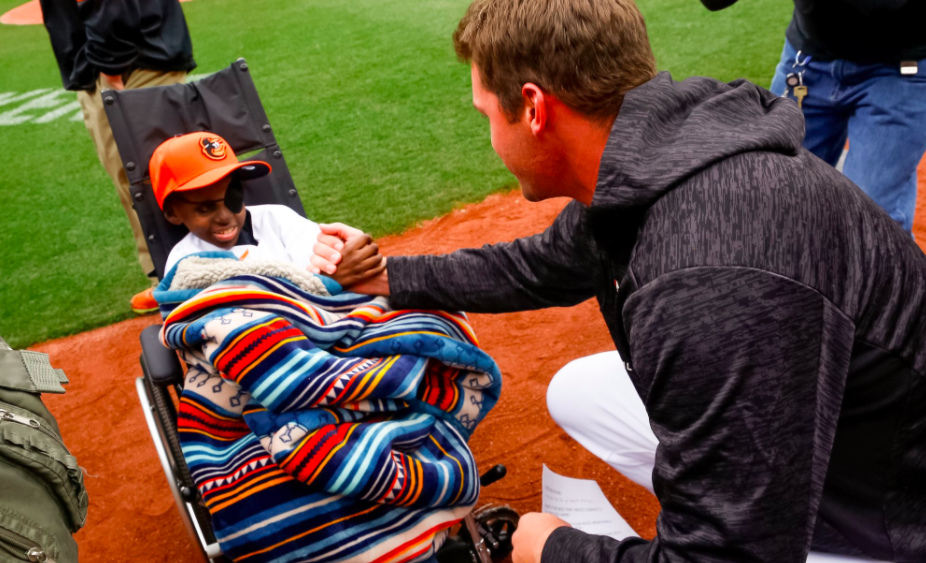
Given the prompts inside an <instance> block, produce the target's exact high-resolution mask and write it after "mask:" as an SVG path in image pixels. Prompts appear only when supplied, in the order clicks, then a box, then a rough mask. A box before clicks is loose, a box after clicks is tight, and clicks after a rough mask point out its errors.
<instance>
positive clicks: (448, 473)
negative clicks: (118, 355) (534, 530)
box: [155, 253, 501, 563]
mask: <svg viewBox="0 0 926 563" xmlns="http://www.w3.org/2000/svg"><path fill="white" fill-rule="evenodd" d="M195 256H198V257H199V260H200V261H201V262H202V261H203V260H204V259H205V261H206V262H209V261H212V259H214V261H215V264H218V265H219V266H221V265H222V263H223V261H226V262H225V263H229V262H227V261H236V259H235V258H234V255H232V254H230V253H201V254H198V255H195ZM183 262H184V261H181V262H180V264H178V265H177V266H176V267H175V268H174V270H173V271H172V272H171V273H169V274H168V276H167V277H166V278H165V279H164V280H163V282H162V283H161V285H160V286H159V287H158V289H157V290H156V291H155V297H156V299H157V300H158V302H159V303H160V305H161V311H162V314H164V316H165V323H164V328H163V330H162V332H161V338H162V341H163V342H164V344H165V345H167V346H169V347H171V348H174V349H176V350H179V351H180V352H181V356H182V357H183V358H184V359H185V360H186V362H187V364H188V366H189V370H188V373H187V377H186V382H185V386H184V390H183V393H182V396H181V401H180V407H179V421H178V426H179V432H180V438H181V445H182V449H183V455H184V458H185V459H186V462H187V464H188V465H189V467H190V471H191V473H192V476H193V479H194V481H195V483H196V485H197V487H198V488H199V491H200V493H201V494H202V497H203V499H204V501H205V504H206V506H207V508H208V509H209V512H210V513H211V514H212V519H213V525H214V529H215V533H216V537H217V538H218V541H219V544H220V546H221V548H222V550H223V551H224V553H225V555H226V556H228V557H230V558H232V559H233V560H235V561H247V562H257V561H261V562H264V561H266V562H275V563H277V562H278V563H283V562H293V561H312V562H317V563H327V562H335V561H338V562H340V561H362V562H376V563H387V562H396V563H398V562H406V561H408V562H411V561H426V560H428V559H430V558H431V557H432V556H433V554H434V553H435V551H436V550H437V548H439V547H440V545H441V544H442V542H443V541H444V539H445V537H446V535H447V533H448V532H449V528H450V527H451V526H452V525H453V524H455V523H456V522H458V521H459V520H461V519H462V518H463V517H464V516H465V515H466V514H467V513H469V512H470V511H471V510H472V507H473V505H474V504H475V502H476V500H477V499H478V496H479V476H478V473H477V470H476V464H475V462H474V460H473V456H472V453H471V452H470V450H469V448H468V446H467V444H466V442H467V440H468V439H469V436H470V434H471V433H472V432H473V430H474V429H475V428H476V425H477V424H478V423H479V422H480V421H481V420H482V419H483V418H484V417H485V415H486V414H487V413H488V411H489V410H490V409H491V408H492V407H493V406H494V405H495V403H496V401H497V400H498V396H499V393H500V391H501V374H500V373H499V370H498V367H497V366H496V364H495V362H494V361H493V360H492V359H491V358H490V357H489V356H488V355H487V354H486V353H485V352H483V351H482V350H481V349H480V348H479V345H478V343H477V341H476V337H475V335H474V334H473V331H472V329H471V328H470V326H469V323H468V322H467V319H466V317H465V316H464V315H463V314H461V313H449V312H442V311H416V310H408V311H393V310H391V309H390V308H389V305H388V302H387V301H386V300H385V299H383V298H370V297H369V296H363V295H357V294H352V293H346V292H344V293H337V290H339V287H337V284H334V283H332V282H330V280H327V279H325V285H326V286H327V287H328V288H329V290H333V291H332V292H333V293H335V294H334V295H324V293H326V292H325V291H324V290H322V291H315V292H314V293H313V292H312V291H307V290H306V284H302V287H300V286H299V285H297V284H296V283H294V282H292V281H290V280H288V279H286V278H282V277H270V276H264V275H254V274H240V263H237V264H236V267H237V268H238V270H239V271H238V275H234V276H233V277H230V278H228V279H225V280H223V281H219V282H217V283H214V284H212V285H210V286H209V287H208V288H206V289H202V290H200V289H196V288H193V289H190V288H186V289H178V288H176V287H172V285H171V283H172V278H173V276H174V274H175V272H176V271H177V268H180V266H181V265H182V264H183ZM191 264H192V262H191ZM213 269H214V267H213ZM321 279H324V278H321ZM310 289H311V288H310Z"/></svg>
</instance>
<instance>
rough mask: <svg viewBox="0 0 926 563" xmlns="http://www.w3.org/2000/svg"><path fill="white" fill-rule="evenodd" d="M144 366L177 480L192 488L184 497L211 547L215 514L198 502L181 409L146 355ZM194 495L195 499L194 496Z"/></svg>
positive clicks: (155, 412)
mask: <svg viewBox="0 0 926 563" xmlns="http://www.w3.org/2000/svg"><path fill="white" fill-rule="evenodd" d="M141 365H142V371H143V372H144V374H145V389H146V390H147V391H148V394H149V398H150V399H152V403H153V405H154V411H153V412H154V415H155V420H157V421H158V422H159V426H158V428H159V430H160V436H161V439H162V440H163V441H162V444H164V445H166V446H167V448H166V453H167V454H168V460H169V461H170V466H171V470H172V472H173V477H174V480H175V482H177V484H178V486H180V487H182V488H186V489H187V490H188V491H189V493H188V494H184V491H183V489H182V488H181V489H180V498H181V499H182V500H183V501H184V502H186V503H187V505H188V510H191V511H192V512H193V514H194V515H195V518H194V522H196V523H197V524H198V525H199V529H200V532H201V534H202V535H203V537H204V538H205V542H204V543H203V544H202V545H203V546H207V545H209V544H212V543H215V542H216V538H215V534H214V533H213V531H212V516H210V514H209V511H208V510H206V508H205V507H204V506H203V505H202V504H200V503H197V502H195V500H196V498H198V491H197V489H196V483H195V482H194V481H193V476H192V475H190V469H189V468H188V467H187V464H186V460H184V459H183V450H182V449H181V448H180V437H179V436H178V435H177V430H176V428H177V411H176V409H175V408H174V403H173V400H172V399H171V397H170V393H169V392H168V391H167V388H166V387H165V386H160V385H157V384H156V383H155V382H154V381H152V380H151V377H150V375H149V374H148V366H147V363H146V361H145V359H144V356H142V362H141ZM176 389H177V396H178V397H179V396H180V394H181V393H182V390H183V388H182V387H181V386H180V385H179V384H178V385H177V386H176ZM191 496H193V497H194V498H192V499H191V498H190V497H191ZM178 509H179V504H178ZM197 537H198V536H197Z"/></svg>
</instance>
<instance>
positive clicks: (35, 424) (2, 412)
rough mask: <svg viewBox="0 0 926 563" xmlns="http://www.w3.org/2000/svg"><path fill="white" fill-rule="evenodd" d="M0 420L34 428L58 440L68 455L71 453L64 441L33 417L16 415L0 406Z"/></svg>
mask: <svg viewBox="0 0 926 563" xmlns="http://www.w3.org/2000/svg"><path fill="white" fill-rule="evenodd" d="M0 422H15V423H16V424H22V425H23V426H28V427H29V428H34V429H36V430H38V431H39V432H41V433H42V434H45V435H46V436H49V437H50V438H54V440H55V441H56V442H58V443H59V444H60V445H61V446H62V447H63V448H64V449H65V451H67V452H68V455H70V453H71V451H70V450H68V448H67V446H65V445H64V441H63V440H62V439H61V438H60V437H59V436H58V435H57V434H55V433H54V432H53V431H52V430H51V429H50V428H45V427H44V426H42V423H41V422H39V421H38V420H36V419H34V418H29V417H26V416H22V415H18V414H16V413H14V412H10V411H8V410H6V409H4V408H2V407H0Z"/></svg>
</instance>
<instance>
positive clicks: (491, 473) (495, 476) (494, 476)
mask: <svg viewBox="0 0 926 563" xmlns="http://www.w3.org/2000/svg"><path fill="white" fill-rule="evenodd" d="M507 474H508V468H506V467H505V466H504V465H502V464H498V465H496V466H495V467H493V468H492V469H489V470H488V471H486V472H485V473H483V474H482V477H480V478H479V484H480V485H482V486H483V487H488V486H489V485H491V484H492V483H494V482H496V481H499V480H501V479H502V478H504V477H505V475H507Z"/></svg>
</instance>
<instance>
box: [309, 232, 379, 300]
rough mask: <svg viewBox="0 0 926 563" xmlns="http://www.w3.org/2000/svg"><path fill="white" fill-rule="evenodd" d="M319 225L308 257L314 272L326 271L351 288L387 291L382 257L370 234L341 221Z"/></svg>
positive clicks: (360, 290) (367, 290)
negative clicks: (319, 230)
mask: <svg viewBox="0 0 926 563" xmlns="http://www.w3.org/2000/svg"><path fill="white" fill-rule="evenodd" d="M319 227H320V228H321V231H322V233H321V234H320V235H318V241H317V242H316V243H315V246H314V247H313V256H312V258H311V262H312V268H313V272H314V273H316V274H320V273H324V274H327V275H329V276H331V278H332V279H334V281H336V282H338V283H339V284H341V286H343V287H345V288H348V289H350V290H351V291H355V292H358V293H370V294H379V295H388V291H389V286H388V282H387V281H386V277H385V274H386V258H385V257H384V256H382V255H381V254H380V253H379V247H378V246H377V245H376V243H375V242H373V237H371V236H370V235H368V234H367V233H364V232H363V231H361V230H360V229H355V228H353V227H349V226H347V225H344V224H343V223H332V224H330V225H319Z"/></svg>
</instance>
